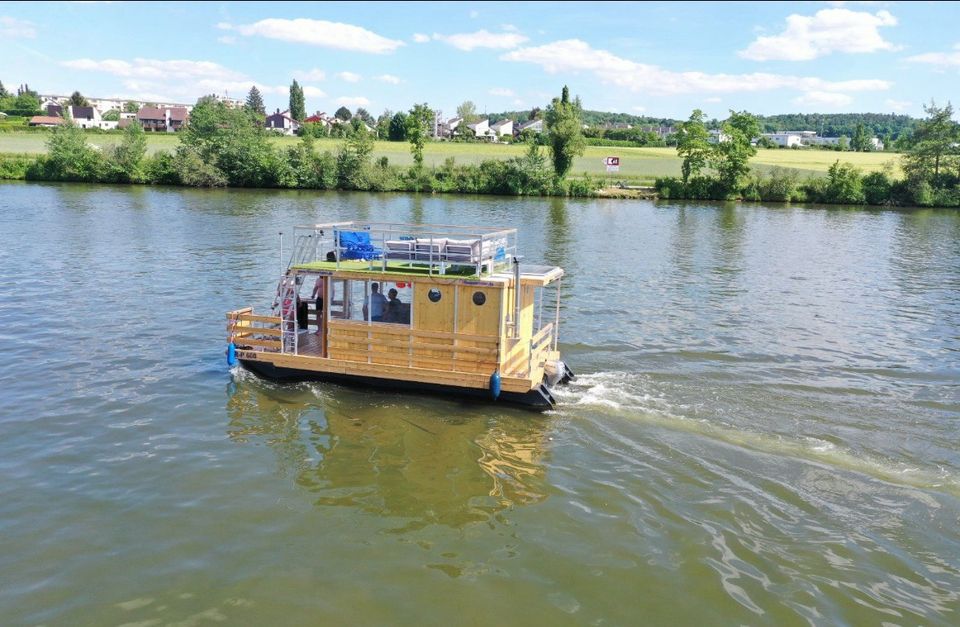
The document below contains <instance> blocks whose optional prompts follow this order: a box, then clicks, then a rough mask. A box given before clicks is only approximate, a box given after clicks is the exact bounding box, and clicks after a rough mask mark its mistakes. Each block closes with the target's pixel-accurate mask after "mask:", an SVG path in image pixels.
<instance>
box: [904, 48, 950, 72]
mask: <svg viewBox="0 0 960 627" xmlns="http://www.w3.org/2000/svg"><path fill="white" fill-rule="evenodd" d="M953 49H954V50H956V52H927V53H924V54H918V55H915V56H912V57H907V61H912V62H914V63H926V64H928V65H935V66H937V67H960V43H958V44H954V46H953Z"/></svg>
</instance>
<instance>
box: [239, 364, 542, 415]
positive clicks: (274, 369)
mask: <svg viewBox="0 0 960 627" xmlns="http://www.w3.org/2000/svg"><path fill="white" fill-rule="evenodd" d="M240 363H241V364H242V365H243V367H244V368H246V369H247V370H249V371H251V372H253V373H255V374H257V375H259V376H261V377H263V378H265V379H271V380H274V381H322V382H327V383H337V384H341V385H349V386H359V387H373V388H378V389H382V390H393V391H398V392H414V393H425V394H436V395H441V396H455V397H459V398H470V399H473V400H477V401H486V402H489V403H493V402H496V403H498V404H507V405H516V406H519V407H523V408H525V409H531V410H534V411H546V410H548V409H553V407H554V406H555V405H556V400H555V399H554V398H553V395H552V394H551V393H550V388H548V387H547V386H546V385H539V386H537V387H535V388H533V389H532V390H530V391H528V392H525V393H520V392H507V391H504V392H501V393H500V396H499V397H498V398H497V399H496V401H494V400H493V399H492V398H491V394H490V391H489V390H484V389H478V388H466V387H458V386H452V385H442V384H437V383H425V382H419V381H398V380H395V379H381V378H379V377H364V376H359V375H348V374H340V373H333V372H318V371H316V370H303V369H299V368H286V367H283V366H275V365H274V364H272V363H270V362H267V361H256V360H251V359H241V360H240Z"/></svg>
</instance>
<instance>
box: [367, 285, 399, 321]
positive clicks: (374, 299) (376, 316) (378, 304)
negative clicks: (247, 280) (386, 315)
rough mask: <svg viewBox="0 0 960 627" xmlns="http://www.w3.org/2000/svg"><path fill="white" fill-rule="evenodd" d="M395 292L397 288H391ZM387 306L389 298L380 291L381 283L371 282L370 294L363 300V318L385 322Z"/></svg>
mask: <svg viewBox="0 0 960 627" xmlns="http://www.w3.org/2000/svg"><path fill="white" fill-rule="evenodd" d="M390 291H391V292H393V293H394V294H396V293H397V290H390ZM386 307H387V299H386V298H384V296H383V294H381V293H380V284H379V283H371V284H370V296H368V297H366V298H365V299H364V300H363V319H364V320H371V321H373V322H383V312H384V309H386Z"/></svg>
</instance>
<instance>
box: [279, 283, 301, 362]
mask: <svg viewBox="0 0 960 627" xmlns="http://www.w3.org/2000/svg"><path fill="white" fill-rule="evenodd" d="M277 303H278V304H279V306H280V352H281V353H289V354H291V355H296V354H297V278H296V276H295V275H292V274H288V275H285V276H284V277H282V278H281V279H280V284H279V285H278V286H277Z"/></svg>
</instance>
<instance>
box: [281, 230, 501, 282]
mask: <svg viewBox="0 0 960 627" xmlns="http://www.w3.org/2000/svg"><path fill="white" fill-rule="evenodd" d="M516 256H517V230H516V229H509V228H500V227H484V226H452V225H435V224H430V225H422V224H404V223H394V222H361V221H351V222H334V223H329V224H314V225H307V226H298V227H295V229H294V248H293V253H292V254H291V257H290V263H289V267H291V268H296V269H303V270H327V271H345V272H370V273H387V272H389V273H396V274H397V275H398V276H401V275H409V276H425V275H428V276H429V275H441V276H449V277H450V278H454V277H458V278H469V277H473V278H481V277H491V276H493V275H494V274H498V273H504V272H509V271H510V270H511V266H512V263H513V261H514V259H515V257H516Z"/></svg>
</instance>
